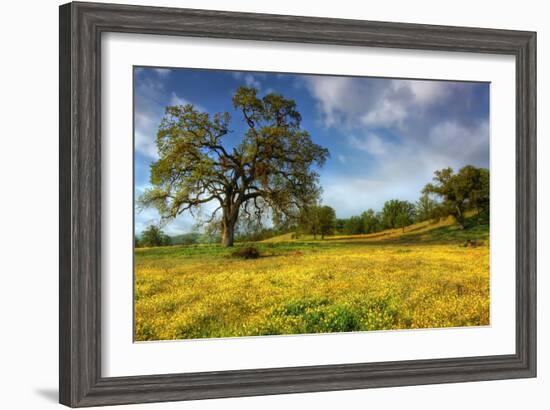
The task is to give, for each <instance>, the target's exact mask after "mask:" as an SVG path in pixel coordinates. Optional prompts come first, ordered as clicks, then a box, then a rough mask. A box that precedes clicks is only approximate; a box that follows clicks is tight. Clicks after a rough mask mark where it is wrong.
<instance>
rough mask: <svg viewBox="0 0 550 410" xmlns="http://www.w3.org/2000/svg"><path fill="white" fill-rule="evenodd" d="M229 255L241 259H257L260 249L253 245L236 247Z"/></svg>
mask: <svg viewBox="0 0 550 410" xmlns="http://www.w3.org/2000/svg"><path fill="white" fill-rule="evenodd" d="M231 256H233V257H235V258H243V259H258V258H259V257H260V251H259V250H258V249H257V248H254V247H253V246H248V247H246V248H240V249H237V250H236V251H234V252H233V253H232V254H231Z"/></svg>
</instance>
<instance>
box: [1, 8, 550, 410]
mask: <svg viewBox="0 0 550 410" xmlns="http://www.w3.org/2000/svg"><path fill="white" fill-rule="evenodd" d="M119 3H134V4H149V5H163V6H175V7H191V8H208V9H218V10H234V11H251V12H264V13H279V14H294V15H311V16H323V17H340V18H356V19H369V20H382V21H401V22H411V23H431V24H446V25H464V26H479V27H494V28H507V29H523V30H535V31H537V32H538V74H539V78H538V117H539V121H538V135H539V142H538V144H539V145H538V147H539V151H538V152H539V154H538V158H539V162H538V164H539V182H538V193H539V194H538V195H539V200H538V206H539V219H538V224H539V225H538V226H539V229H538V231H539V260H538V285H539V289H538V294H539V304H538V312H539V377H538V378H537V379H529V380H514V381H497V382H479V383H463V384H448V385H434V386H422V387H404V388H392V389H374V390H356V391H347V392H346V391H344V392H330V393H315V394H300V395H283V396H267V397H253V398H240V399H224V400H207V401H200V402H185V403H183V402H178V403H164V404H149V405H136V406H128V407H125V408H128V409H131V408H140V409H148V408H151V409H154V408H156V409H164V408H166V409H172V408H173V409H176V408H178V409H218V408H226V409H257V408H265V409H279V408H287V409H294V408H309V407H312V408H321V409H325V408H326V409H329V408H334V407H345V408H365V407H367V406H368V407H370V408H388V409H392V408H408V409H423V410H428V409H439V408H441V407H444V408H446V409H464V408H471V409H476V408H499V409H501V410H505V409H516V408H529V409H544V408H547V406H548V404H547V403H545V402H548V390H549V389H550V349H549V348H548V346H550V343H549V341H550V321H549V320H548V316H549V315H550V304H549V303H548V299H546V298H545V297H544V295H547V294H550V278H549V277H548V271H549V269H550V260H549V257H548V253H546V254H545V252H544V250H545V249H548V247H549V246H550V243H549V240H550V236H549V234H548V230H547V229H546V230H545V229H544V228H547V227H550V224H549V222H550V221H549V220H550V217H549V216H548V214H547V213H546V214H544V213H543V212H541V211H542V209H543V208H545V207H548V206H550V205H549V204H548V199H549V198H548V195H549V192H548V190H549V183H548V181H549V178H550V171H549V169H550V166H549V165H548V163H546V164H545V163H543V158H545V157H546V158H548V156H549V155H550V146H549V145H550V144H549V141H548V139H545V138H544V137H543V136H544V135H547V134H548V133H549V132H550V122H549V121H548V120H547V117H545V113H547V112H548V109H549V107H548V99H549V98H550V86H549V85H548V81H547V78H546V77H545V71H546V72H548V70H550V54H549V53H548V51H549V44H550V40H549V39H548V38H549V36H550V23H549V20H548V17H547V16H548V11H547V10H545V2H541V1H536V0H523V1H522V2H517V1H514V2H510V1H503V0H500V1H497V0H491V1H485V2H480V1H478V0H476V1H472V0H463V1H461V2H458V3H457V2H453V3H448V2H441V1H427V0H416V1H408V0H388V1H385V2H358V1H353V0H339V1H336V2H335V1H330V2H329V1H315V2H313V1H309V2H306V1H302V2H297V1H295V0H294V1H293V0H277V1H276V2H259V1H247V0H232V1H230V2H228V1H227V0H226V1H224V0H202V1H199V0H187V1H186V0H180V1H177V0H172V1H169V0H162V1H156V2H154V1H151V0H150V1H138V0H135V1H129V2H128V1H122V0H121V1H119ZM59 4H60V2H58V1H53V0H46V1H45V0H42V1H38V0H27V1H24V2H23V1H22V2H7V3H6V4H4V5H3V6H2V17H3V18H2V24H1V25H0V30H1V36H0V39H1V40H0V41H1V44H2V62H1V64H0V113H1V121H0V186H1V191H0V192H1V199H0V217H1V219H0V275H1V278H2V281H1V282H0V347H1V349H0V379H1V382H0V383H1V384H0V385H1V386H2V394H1V395H0V407H2V408H9V409H42V408H54V407H56V406H59V405H58V404H57V376H58V372H57V349H58V347H57V346H58V345H57V342H58V330H57V326H58V321H57V308H58V305H57V299H58V282H57V269H58V268H57V266H58V265H57V258H58V256H57V254H58V246H57V232H58V218H57V212H58V211H57V209H58V199H57V196H58V191H57V185H58V153H57V151H58V90H57V85H58V81H57V76H58V10H57V6H58V5H59ZM545 16H546V17H545Z"/></svg>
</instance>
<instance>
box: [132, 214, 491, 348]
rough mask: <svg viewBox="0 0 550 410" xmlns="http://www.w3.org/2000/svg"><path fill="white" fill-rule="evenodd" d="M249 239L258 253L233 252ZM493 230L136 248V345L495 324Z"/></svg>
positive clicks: (421, 229) (427, 228) (416, 230)
mask: <svg viewBox="0 0 550 410" xmlns="http://www.w3.org/2000/svg"><path fill="white" fill-rule="evenodd" d="M250 245H253V246H254V247H256V248H257V249H258V250H259V251H260V255H261V256H260V257H259V258H257V259H243V258H238V257H235V256H232V253H233V252H235V250H236V249H237V250H238V249H239V248H242V247H246V246H250ZM489 283H490V281H489V228H488V225H477V226H474V227H472V228H467V229H464V230H462V229H458V227H457V226H456V225H455V224H454V223H453V221H452V219H450V218H448V219H446V220H443V221H440V222H438V223H430V222H422V223H419V224H416V225H411V226H408V227H407V228H406V229H405V231H403V230H402V229H394V230H388V231H383V232H380V233H376V234H370V235H355V236H330V237H326V238H325V239H324V240H320V239H317V240H314V239H313V238H312V237H309V236H304V237H300V238H297V239H296V238H294V236H293V235H292V234H288V235H283V236H280V237H276V238H272V239H269V240H266V241H263V242H256V243H253V244H250V243H248V244H246V243H237V244H236V245H235V247H234V248H233V249H231V248H226V247H222V246H219V245H189V246H165V247H155V248H137V249H136V251H135V283H134V298H135V324H134V328H135V335H134V336H135V340H136V341H148V340H173V339H191V338H212V337H237V336H258V335H281V334H305V333H329V332H351V331H367V330H389V329H414V328H440V327H462V326H483V325H489Z"/></svg>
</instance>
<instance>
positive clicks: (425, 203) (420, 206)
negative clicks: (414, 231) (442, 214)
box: [415, 193, 439, 222]
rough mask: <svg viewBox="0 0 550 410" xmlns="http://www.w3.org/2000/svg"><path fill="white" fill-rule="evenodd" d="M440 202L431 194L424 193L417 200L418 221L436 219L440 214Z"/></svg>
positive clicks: (416, 212)
mask: <svg viewBox="0 0 550 410" xmlns="http://www.w3.org/2000/svg"><path fill="white" fill-rule="evenodd" d="M438 208H439V203H438V202H437V201H436V200H435V199H433V198H432V197H431V196H430V194H427V193H424V194H422V196H421V197H420V198H419V199H418V201H416V204H415V214H416V220H417V221H418V222H422V221H427V220H429V219H436V218H438V216H439V209H438Z"/></svg>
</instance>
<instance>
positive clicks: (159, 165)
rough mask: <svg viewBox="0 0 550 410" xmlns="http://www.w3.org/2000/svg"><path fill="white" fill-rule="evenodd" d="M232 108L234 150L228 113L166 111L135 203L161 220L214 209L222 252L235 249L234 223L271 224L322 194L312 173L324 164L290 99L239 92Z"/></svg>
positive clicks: (322, 152)
mask: <svg viewBox="0 0 550 410" xmlns="http://www.w3.org/2000/svg"><path fill="white" fill-rule="evenodd" d="M233 107H234V108H235V110H236V111H237V112H238V113H239V115H240V116H242V120H243V121H244V124H245V126H246V131H245V132H244V135H242V138H241V140H240V141H239V142H238V143H236V144H230V143H229V142H228V141H227V139H228V136H229V135H230V132H231V131H230V128H229V123H230V115H229V113H227V112H225V113H218V114H214V115H209V114H208V113H205V112H199V111H198V110H197V109H196V108H195V107H194V106H193V105H191V104H187V105H179V106H170V107H167V108H166V113H165V116H164V118H163V119H162V121H161V124H160V126H159V130H158V134H157V139H156V145H157V149H158V154H159V159H158V160H157V161H156V162H154V163H153V164H152V165H151V177H150V182H151V185H152V188H151V189H149V190H147V191H146V192H145V193H144V194H143V195H142V196H141V198H140V204H141V206H142V207H148V206H154V207H155V208H156V209H157V210H158V211H159V213H160V215H161V216H162V218H163V219H165V220H166V219H173V218H176V217H177V216H178V215H180V214H182V213H183V212H186V211H188V212H191V213H192V214H193V213H194V212H197V211H198V209H199V208H200V207H201V205H204V204H206V203H210V202H213V203H215V204H216V207H215V210H214V211H213V212H212V214H211V215H210V218H209V221H214V220H216V218H219V223H220V227H221V231H222V244H223V245H224V246H232V245H233V241H234V235H235V226H236V224H237V222H238V220H239V218H240V217H243V216H244V217H258V218H260V217H262V215H270V216H271V217H272V218H273V219H274V221H275V222H276V223H277V222H280V221H281V220H285V219H288V218H290V217H293V216H295V215H296V214H297V212H298V210H299V209H300V208H302V207H303V206H307V205H309V204H313V203H315V202H316V201H317V199H318V196H319V192H320V187H319V185H318V177H319V176H318V174H317V173H316V172H315V170H314V166H318V167H320V166H322V165H323V164H324V162H325V160H326V158H327V157H328V150H327V149H325V148H323V147H321V146H319V145H317V144H315V143H314V142H313V141H312V139H311V137H310V135H309V134H308V133H307V131H305V130H303V129H301V127H300V123H301V116H300V113H299V112H298V110H297V108H296V103H295V102H294V101H293V100H291V99H286V98H284V97H283V96H282V95H279V94H275V93H270V94H267V95H265V96H264V97H263V98H260V97H258V95H257V90H256V89H254V88H246V87H240V88H239V89H238V90H237V91H236V92H235V94H234V96H233ZM230 147H231V148H230Z"/></svg>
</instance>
